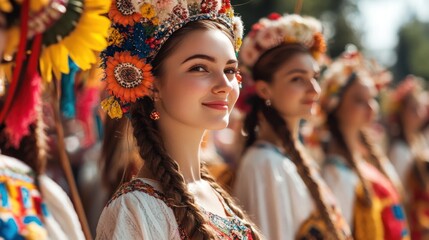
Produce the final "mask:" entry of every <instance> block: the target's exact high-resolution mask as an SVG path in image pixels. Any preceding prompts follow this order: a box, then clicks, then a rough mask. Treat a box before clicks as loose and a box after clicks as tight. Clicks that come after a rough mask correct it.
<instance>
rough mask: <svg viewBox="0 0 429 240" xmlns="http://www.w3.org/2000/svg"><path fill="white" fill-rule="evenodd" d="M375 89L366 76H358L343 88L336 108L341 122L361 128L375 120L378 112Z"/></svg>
mask: <svg viewBox="0 0 429 240" xmlns="http://www.w3.org/2000/svg"><path fill="white" fill-rule="evenodd" d="M376 97H377V91H376V89H375V86H374V83H373V82H372V81H371V80H370V79H368V78H364V77H362V78H358V79H356V81H355V82H354V83H352V85H351V86H349V88H348V89H346V90H345V92H344V94H343V96H342V99H341V102H340V105H339V107H338V110H337V117H338V118H339V121H340V122H341V123H344V124H347V126H349V127H356V128H361V127H364V126H366V125H369V124H370V123H372V122H373V121H374V120H375V117H376V114H377V112H378V103H377V101H376V99H375V98H376Z"/></svg>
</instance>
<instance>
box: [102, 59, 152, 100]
mask: <svg viewBox="0 0 429 240" xmlns="http://www.w3.org/2000/svg"><path fill="white" fill-rule="evenodd" d="M106 65H107V66H106V82H107V85H106V89H107V91H109V93H110V94H111V95H114V96H115V97H117V98H119V99H120V100H121V101H122V102H135V101H136V100H137V98H142V97H144V96H146V95H148V94H149V93H150V89H151V87H152V83H153V79H154V78H153V75H152V72H151V70H152V66H151V65H149V64H146V63H145V62H144V61H143V60H142V59H140V58H138V57H136V56H131V54H130V53H129V52H116V53H115V55H114V56H113V57H109V58H108V60H107V63H106Z"/></svg>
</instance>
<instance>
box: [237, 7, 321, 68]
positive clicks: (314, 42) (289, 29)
mask: <svg viewBox="0 0 429 240" xmlns="http://www.w3.org/2000/svg"><path fill="white" fill-rule="evenodd" d="M288 43H300V44H302V45H303V46H305V47H307V48H308V49H309V50H310V52H311V53H312V54H313V57H314V58H315V59H318V58H319V57H320V55H321V54H323V53H325V52H326V44H325V39H324V37H323V34H322V24H321V23H320V22H319V21H318V20H317V19H315V18H312V17H302V16H300V15H297V14H285V15H283V16H282V15H280V14H278V13H272V14H270V15H269V16H268V18H262V19H260V20H259V22H258V23H256V24H254V25H253V26H252V30H251V31H250V33H249V34H248V35H247V36H246V37H245V38H244V40H243V46H242V48H241V51H240V61H241V62H242V63H243V64H244V65H245V66H246V67H247V68H248V69H252V67H253V65H254V64H255V63H256V61H257V60H258V59H259V57H260V56H261V55H262V54H263V53H265V52H266V51H267V50H269V49H272V48H274V47H277V46H279V45H281V44H288Z"/></svg>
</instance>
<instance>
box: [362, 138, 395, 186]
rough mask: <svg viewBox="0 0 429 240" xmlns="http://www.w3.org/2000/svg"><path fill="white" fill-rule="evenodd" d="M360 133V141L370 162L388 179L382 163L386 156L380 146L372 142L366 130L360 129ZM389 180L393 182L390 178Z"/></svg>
mask: <svg viewBox="0 0 429 240" xmlns="http://www.w3.org/2000/svg"><path fill="white" fill-rule="evenodd" d="M360 135H361V141H362V143H363V144H364V146H365V147H366V149H367V150H368V153H369V157H370V159H369V161H370V163H371V164H372V165H374V166H375V167H376V168H377V169H378V171H380V172H381V173H382V174H383V175H384V176H386V177H387V178H388V179H390V177H389V175H388V174H387V172H386V169H385V168H384V166H383V163H382V161H383V159H385V158H386V156H385V155H384V154H383V152H382V151H381V150H380V148H379V147H378V146H376V145H375V144H374V142H372V140H371V138H370V137H369V133H368V132H367V131H366V130H362V131H361V133H360ZM390 181H391V182H393V181H392V179H390Z"/></svg>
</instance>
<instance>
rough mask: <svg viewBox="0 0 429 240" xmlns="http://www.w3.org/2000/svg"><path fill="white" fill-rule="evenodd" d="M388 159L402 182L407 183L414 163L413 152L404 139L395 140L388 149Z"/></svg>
mask: <svg viewBox="0 0 429 240" xmlns="http://www.w3.org/2000/svg"><path fill="white" fill-rule="evenodd" d="M389 159H390V160H391V161H392V164H393V166H394V167H395V169H396V172H397V173H398V175H399V178H400V180H401V182H402V184H404V185H406V184H407V178H408V176H409V173H410V171H411V169H412V167H413V164H414V158H413V154H412V153H411V150H410V148H409V146H408V145H407V144H406V143H405V142H404V141H399V140H397V141H395V142H394V143H393V144H392V146H391V148H390V151H389Z"/></svg>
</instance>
